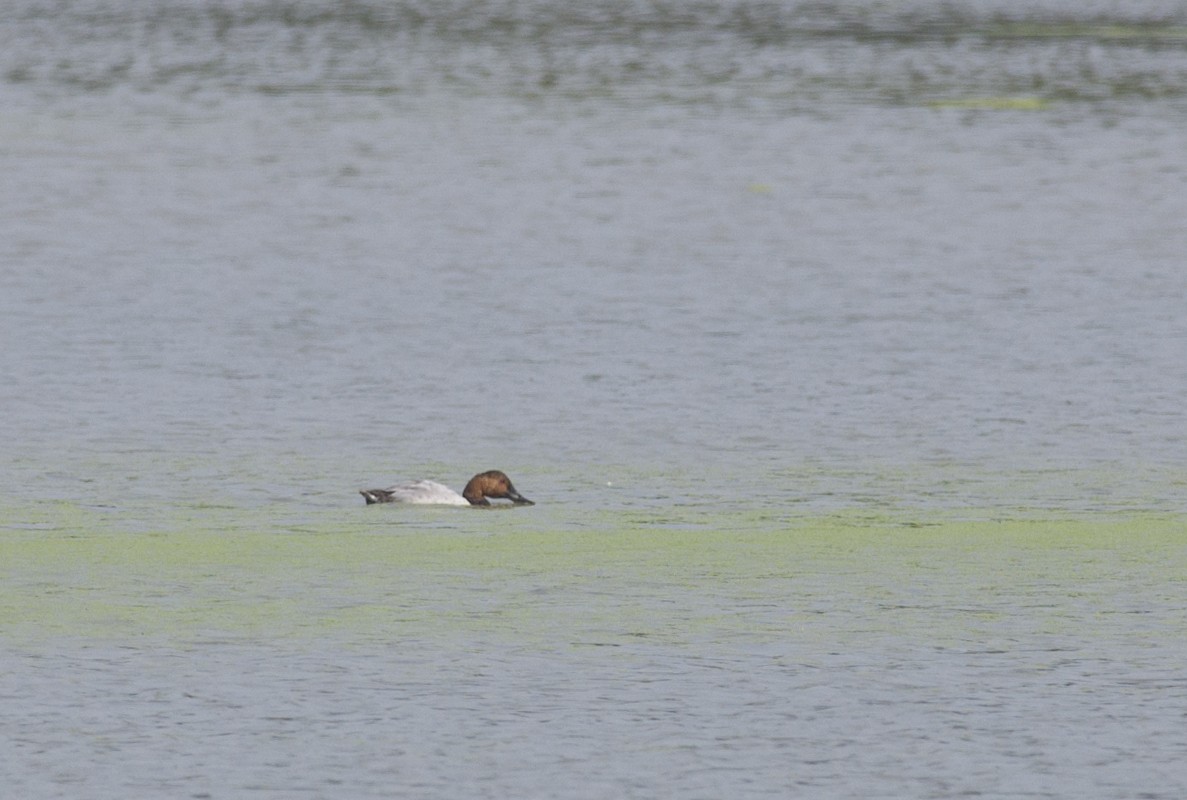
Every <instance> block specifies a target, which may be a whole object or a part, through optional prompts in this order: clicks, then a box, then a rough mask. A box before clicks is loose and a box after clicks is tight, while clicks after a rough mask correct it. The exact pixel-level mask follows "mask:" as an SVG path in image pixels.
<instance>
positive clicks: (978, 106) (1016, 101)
mask: <svg viewBox="0 0 1187 800" xmlns="http://www.w3.org/2000/svg"><path fill="white" fill-rule="evenodd" d="M928 105H929V106H931V107H932V108H959V109H973V110H986V111H1044V110H1046V109H1048V108H1050V107H1051V103H1050V102H1049V101H1047V100H1045V99H1043V98H1041V97H958V98H952V99H948V100H933V101H932V102H930V103H928Z"/></svg>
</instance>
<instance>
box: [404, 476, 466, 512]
mask: <svg viewBox="0 0 1187 800" xmlns="http://www.w3.org/2000/svg"><path fill="white" fill-rule="evenodd" d="M384 491H386V492H387V493H388V494H390V495H391V498H392V499H391V500H390V501H389V502H392V503H417V504H420V505H427V506H468V505H470V501H469V500H467V499H466V498H464V497H462V496H461V495H460V494H458V493H457V492H455V491H454V490H453V489H450V488H449V487H448V486H446V485H445V484H443V483H437V482H436V481H429V480H420V481H409V482H408V483H397V484H396V485H395V486H389V487H388V488H387V489H385V490H384Z"/></svg>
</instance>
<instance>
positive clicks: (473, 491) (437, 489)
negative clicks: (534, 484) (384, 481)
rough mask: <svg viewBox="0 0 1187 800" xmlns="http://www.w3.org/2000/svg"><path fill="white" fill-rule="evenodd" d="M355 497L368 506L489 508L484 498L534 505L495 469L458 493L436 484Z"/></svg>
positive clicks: (422, 483) (398, 486) (370, 491)
mask: <svg viewBox="0 0 1187 800" xmlns="http://www.w3.org/2000/svg"><path fill="white" fill-rule="evenodd" d="M359 494H361V495H362V496H363V499H364V500H366V501H367V505H371V504H372V503H417V504H420V505H438V506H489V505H490V501H489V500H487V499H486V498H488V497H493V498H496V499H500V500H510V501H511V502H512V503H514V504H515V505H517V506H534V505H536V504H535V503H533V502H532V501H531V500H529V499H527V498H526V497H524V496H523V495H522V494H520V493H519V492H517V491H515V487H514V486H512V485H511V479H510V478H508V477H507V475H506V474H504V473H502V472H500V471H499V470H497V469H492V470H489V471H487V472H480V473H478V474H477V475H475V476H474V477H473V478H471V479H470V482H469V483H467V484H466V488H465V489H462V493H461V494H458V493H457V492H455V491H454V490H453V489H450V488H449V487H448V486H444V485H442V484H440V483H437V482H436V481H425V480H421V481H411V482H409V483H397V484H396V485H395V486H389V487H388V488H386V489H360V490H359Z"/></svg>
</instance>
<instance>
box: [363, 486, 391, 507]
mask: <svg viewBox="0 0 1187 800" xmlns="http://www.w3.org/2000/svg"><path fill="white" fill-rule="evenodd" d="M359 494H361V495H362V496H363V499H364V500H366V501H367V505H371V504H372V503H390V502H391V501H392V493H391V492H389V491H388V490H387V489H359Z"/></svg>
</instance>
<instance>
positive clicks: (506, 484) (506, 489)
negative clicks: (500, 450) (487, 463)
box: [462, 469, 536, 506]
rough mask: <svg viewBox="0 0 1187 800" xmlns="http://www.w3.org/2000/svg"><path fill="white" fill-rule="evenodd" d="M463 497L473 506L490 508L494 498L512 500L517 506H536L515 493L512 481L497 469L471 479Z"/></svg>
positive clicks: (481, 473) (463, 491) (463, 492)
mask: <svg viewBox="0 0 1187 800" xmlns="http://www.w3.org/2000/svg"><path fill="white" fill-rule="evenodd" d="M462 497H464V498H466V499H467V500H469V501H470V505H472V506H489V505H490V501H489V500H487V499H486V498H488V497H492V498H494V499H496V500H510V501H511V502H512V503H514V504H515V505H517V506H534V505H536V504H535V503H533V502H532V501H531V500H529V499H527V498H526V497H524V496H523V495H522V494H520V493H519V492H517V491H515V487H514V486H512V485H511V479H510V478H508V477H507V476H506V474H504V473H502V472H500V471H499V470H497V469H492V470H490V471H489V472H480V473H478V474H477V475H475V476H474V477H473V478H471V479H470V482H469V483H467V484H466V488H465V489H463V490H462Z"/></svg>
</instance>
